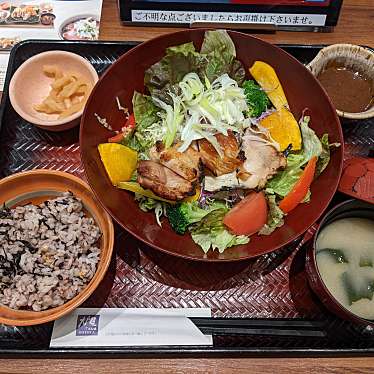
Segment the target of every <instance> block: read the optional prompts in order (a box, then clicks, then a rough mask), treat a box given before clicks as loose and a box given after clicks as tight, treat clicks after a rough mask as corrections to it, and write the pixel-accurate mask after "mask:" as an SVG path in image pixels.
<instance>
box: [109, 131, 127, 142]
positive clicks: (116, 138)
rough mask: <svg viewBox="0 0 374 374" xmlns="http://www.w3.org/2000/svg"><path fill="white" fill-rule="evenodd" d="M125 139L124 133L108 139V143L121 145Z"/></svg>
mask: <svg viewBox="0 0 374 374" xmlns="http://www.w3.org/2000/svg"><path fill="white" fill-rule="evenodd" d="M122 139H123V133H122V132H120V133H119V134H116V135H114V136H112V137H110V138H109V139H108V143H121V141H122Z"/></svg>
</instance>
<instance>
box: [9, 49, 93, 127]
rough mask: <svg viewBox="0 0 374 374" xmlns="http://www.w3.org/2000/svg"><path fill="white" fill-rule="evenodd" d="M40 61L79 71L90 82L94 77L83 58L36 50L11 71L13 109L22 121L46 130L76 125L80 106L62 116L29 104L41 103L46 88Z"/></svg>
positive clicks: (47, 85)
mask: <svg viewBox="0 0 374 374" xmlns="http://www.w3.org/2000/svg"><path fill="white" fill-rule="evenodd" d="M43 65H57V66H58V67H59V68H60V69H61V70H62V71H63V72H76V73H78V74H81V75H82V76H83V77H84V78H85V79H86V80H87V81H88V82H90V83H91V84H92V85H95V83H96V82H97V81H98V79H99V77H98V75H97V72H96V70H95V69H94V67H93V66H92V65H91V64H90V62H89V61H87V60H86V59H85V58H83V57H81V56H79V55H77V54H75V53H71V52H66V51H48V52H42V53H39V54H37V55H35V56H33V57H31V58H29V59H28V60H26V61H25V62H24V63H23V64H22V65H21V66H20V67H19V68H18V69H17V70H16V72H15V73H14V75H13V77H12V79H11V81H10V84H9V99H10V102H11V104H12V106H13V109H14V110H15V111H16V112H17V113H18V114H19V115H20V116H21V117H22V118H23V119H24V120H26V121H28V122H30V123H32V124H34V125H35V126H38V127H40V128H42V129H44V130H49V131H63V130H68V129H70V128H72V127H75V126H77V125H79V120H80V117H81V115H82V113H83V108H82V109H81V110H80V111H78V112H76V113H74V114H72V115H71V116H68V117H66V118H63V119H58V115H57V114H45V113H39V112H37V111H36V110H35V109H34V108H33V105H35V104H38V103H41V102H42V101H43V100H44V98H45V97H46V96H48V93H49V91H50V84H51V82H52V78H49V77H47V76H46V75H45V74H44V73H43Z"/></svg>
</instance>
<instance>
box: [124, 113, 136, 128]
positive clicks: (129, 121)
mask: <svg viewBox="0 0 374 374" xmlns="http://www.w3.org/2000/svg"><path fill="white" fill-rule="evenodd" d="M135 124H136V123H135V116H134V113H131V114H130V116H129V118H128V119H127V121H126V123H125V127H131V128H135Z"/></svg>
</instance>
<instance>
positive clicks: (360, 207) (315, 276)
mask: <svg viewBox="0 0 374 374" xmlns="http://www.w3.org/2000/svg"><path fill="white" fill-rule="evenodd" d="M352 217H356V218H368V219H372V220H374V205H373V204H370V203H367V202H365V201H360V200H355V199H354V200H347V201H345V202H343V203H341V204H339V205H337V206H335V207H334V208H333V209H331V210H330V211H329V212H328V213H327V214H326V215H325V216H324V218H323V219H322V221H321V223H320V225H319V227H318V230H317V231H316V233H315V234H314V237H313V239H312V242H311V243H310V246H309V247H308V249H307V254H306V263H305V268H306V272H307V276H308V281H309V285H310V287H311V288H312V290H313V292H314V293H315V294H316V295H317V297H318V298H319V299H320V301H321V302H322V303H323V305H324V306H325V307H326V308H327V309H328V310H329V311H330V312H332V313H334V314H336V315H337V316H338V317H340V318H342V319H344V320H347V321H350V322H353V323H357V324H360V325H364V326H371V327H374V321H372V320H367V319H364V318H361V317H358V316H357V315H356V314H353V313H352V312H350V311H349V310H348V309H346V308H345V307H344V306H343V305H342V304H340V303H339V302H338V301H337V300H336V299H335V298H334V296H333V295H332V294H331V293H330V291H329V290H328V288H327V287H326V285H325V283H324V282H323V280H322V277H321V274H320V273H319V270H318V265H317V260H316V242H317V238H318V235H319V233H320V232H321V230H322V229H323V228H325V227H326V226H327V225H329V224H330V223H332V222H334V221H337V220H339V219H342V218H352Z"/></svg>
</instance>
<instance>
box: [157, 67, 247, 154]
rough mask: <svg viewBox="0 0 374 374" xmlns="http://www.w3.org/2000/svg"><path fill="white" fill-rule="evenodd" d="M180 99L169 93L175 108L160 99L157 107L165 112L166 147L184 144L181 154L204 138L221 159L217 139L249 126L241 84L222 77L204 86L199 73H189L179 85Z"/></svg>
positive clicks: (163, 115) (206, 81)
mask: <svg viewBox="0 0 374 374" xmlns="http://www.w3.org/2000/svg"><path fill="white" fill-rule="evenodd" d="M178 85H179V88H180V92H181V93H180V95H176V94H173V93H171V92H170V93H169V95H170V97H171V98H172V101H173V105H169V104H167V103H165V102H164V101H162V100H160V99H159V98H155V97H154V98H153V101H154V103H155V104H156V105H157V106H158V107H160V108H161V109H163V110H164V113H163V114H161V119H162V126H163V127H165V128H166V134H165V136H164V143H165V146H166V147H170V146H171V145H172V144H173V143H174V142H175V141H181V145H180V147H179V149H178V150H179V151H180V152H184V151H186V150H187V148H188V147H189V146H190V145H191V143H192V142H193V141H194V140H198V139H203V138H205V139H206V140H208V141H209V142H210V143H211V144H212V145H213V147H214V148H215V149H216V151H217V152H218V154H219V155H220V156H221V157H222V156H223V154H222V150H221V148H220V146H219V144H218V142H217V139H216V138H215V137H214V135H215V134H217V133H221V134H223V135H225V136H227V134H228V131H229V130H231V131H234V132H238V131H240V130H242V129H243V128H244V127H246V126H248V125H249V124H250V122H249V120H248V119H246V118H245V116H244V112H245V111H246V110H247V103H246V97H245V94H244V90H243V89H242V88H240V87H239V86H238V83H237V82H236V81H235V80H234V79H232V78H230V77H229V76H228V74H223V75H221V76H220V77H218V78H217V79H216V80H214V81H213V82H212V83H210V82H209V80H207V79H205V82H204V83H203V82H202V81H201V80H200V78H199V76H198V75H197V74H196V73H188V74H186V75H185V76H184V78H183V79H182V81H181V82H179V84H178Z"/></svg>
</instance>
